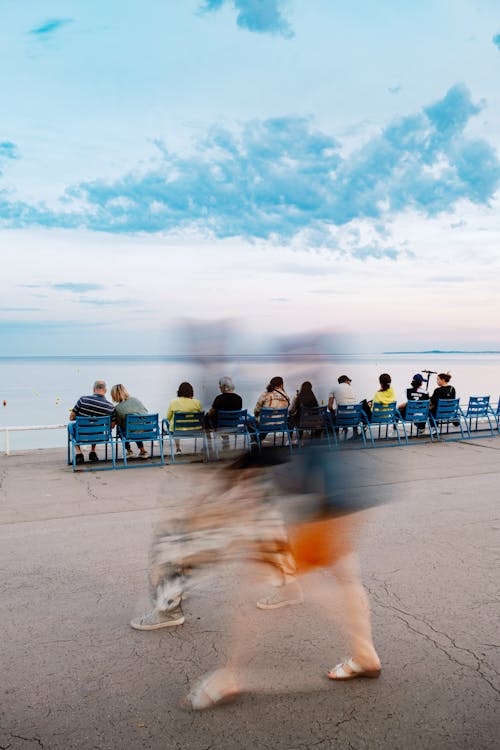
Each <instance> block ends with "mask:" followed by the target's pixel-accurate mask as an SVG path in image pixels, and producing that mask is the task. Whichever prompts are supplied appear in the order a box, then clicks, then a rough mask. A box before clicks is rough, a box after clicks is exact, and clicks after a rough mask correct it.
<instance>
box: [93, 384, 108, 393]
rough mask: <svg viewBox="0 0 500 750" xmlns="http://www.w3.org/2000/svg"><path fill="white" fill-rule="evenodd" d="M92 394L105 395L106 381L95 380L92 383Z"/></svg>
mask: <svg viewBox="0 0 500 750" xmlns="http://www.w3.org/2000/svg"><path fill="white" fill-rule="evenodd" d="M94 393H100V394H101V395H102V394H103V393H106V381H104V380H96V381H95V382H94Z"/></svg>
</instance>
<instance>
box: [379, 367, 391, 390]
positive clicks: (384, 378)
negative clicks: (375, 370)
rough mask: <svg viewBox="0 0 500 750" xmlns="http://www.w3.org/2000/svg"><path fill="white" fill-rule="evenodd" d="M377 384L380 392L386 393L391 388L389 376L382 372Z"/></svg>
mask: <svg viewBox="0 0 500 750" xmlns="http://www.w3.org/2000/svg"><path fill="white" fill-rule="evenodd" d="M378 382H379V383H380V390H381V391H387V390H388V389H389V388H390V387H391V376H390V375H389V374H388V373H387V372H383V373H382V375H379V377H378Z"/></svg>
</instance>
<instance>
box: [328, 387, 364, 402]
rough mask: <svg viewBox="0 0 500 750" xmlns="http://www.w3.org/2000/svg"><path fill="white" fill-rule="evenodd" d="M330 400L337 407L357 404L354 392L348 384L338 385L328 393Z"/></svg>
mask: <svg viewBox="0 0 500 750" xmlns="http://www.w3.org/2000/svg"><path fill="white" fill-rule="evenodd" d="M330 398H333V399H334V401H335V403H336V404H337V406H344V404H357V403H358V399H357V396H356V394H355V392H354V388H353V387H352V386H351V385H349V383H339V384H338V385H336V386H335V388H334V389H333V390H332V391H331V393H330Z"/></svg>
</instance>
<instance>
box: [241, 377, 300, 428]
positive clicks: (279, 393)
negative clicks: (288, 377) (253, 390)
mask: <svg viewBox="0 0 500 750" xmlns="http://www.w3.org/2000/svg"><path fill="white" fill-rule="evenodd" d="M289 408H290V397H289V396H288V394H287V392H286V391H285V386H284V383H283V378H280V377H279V376H278V375H277V376H276V377H274V378H271V380H270V381H269V384H268V385H267V386H266V390H265V391H264V393H261V395H260V396H259V398H258V399H257V403H256V404H255V409H254V414H255V418H256V419H257V420H258V419H259V416H260V412H261V410H262V409H289ZM249 428H250V431H252V430H255V426H252V424H249ZM259 434H260V438H261V440H265V437H266V434H267V433H264V432H261V433H259Z"/></svg>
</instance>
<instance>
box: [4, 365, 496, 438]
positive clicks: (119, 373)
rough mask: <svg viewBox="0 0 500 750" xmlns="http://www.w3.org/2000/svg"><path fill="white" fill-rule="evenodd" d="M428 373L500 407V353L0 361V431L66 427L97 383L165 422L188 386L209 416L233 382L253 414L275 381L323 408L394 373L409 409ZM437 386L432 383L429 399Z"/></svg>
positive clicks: (52, 434)
mask: <svg viewBox="0 0 500 750" xmlns="http://www.w3.org/2000/svg"><path fill="white" fill-rule="evenodd" d="M423 369H428V370H435V371H436V372H443V371H444V372H446V371H450V372H451V374H452V381H451V382H452V384H453V385H454V386H455V388H456V391H457V394H458V396H459V397H460V399H461V401H462V403H467V400H468V398H469V396H480V395H490V396H491V400H492V403H494V404H495V405H496V403H497V401H498V397H499V394H500V353H498V354H378V355H338V356H336V355H322V356H318V357H311V356H307V357H305V356H304V357H294V358H292V359H287V360H283V359H272V358H271V357H262V358H258V357H255V358H238V359H235V360H231V361H230V360H226V361H220V360H219V361H210V362H208V363H207V362H204V363H198V364H197V363H194V362H190V361H188V360H186V359H185V358H171V359H166V358H162V357H109V358H106V357H84V358H77V357H44V358H42V357H25V358H0V427H4V426H14V425H15V426H20V425H48V424H63V423H66V422H67V419H68V414H69V411H70V410H71V408H72V407H73V405H74V404H75V402H76V400H77V399H78V397H79V396H81V395H87V394H89V393H91V391H92V384H93V382H94V380H96V379H99V378H102V379H104V380H106V382H107V383H108V389H109V388H110V387H111V385H113V384H114V383H123V384H125V385H126V387H127V388H128V390H129V391H130V393H131V394H132V395H134V396H137V397H138V398H140V399H141V400H142V401H143V403H144V404H145V405H146V407H147V408H148V409H149V411H150V412H158V413H159V414H160V415H164V414H165V411H166V408H167V405H168V403H169V401H170V399H171V398H173V397H174V396H175V394H176V390H177V387H178V385H179V383H180V382H181V381H183V380H188V381H190V382H191V383H192V384H193V387H194V390H195V396H196V397H197V398H199V399H200V400H201V402H202V404H203V406H204V407H205V408H208V407H209V406H210V404H211V403H212V401H213V399H214V397H215V396H216V395H217V393H218V388H217V381H218V378H219V377H220V376H221V375H230V376H231V377H232V378H233V380H234V382H235V385H236V390H237V392H238V393H240V394H241V396H242V397H243V402H244V407H245V408H248V409H249V410H253V406H254V404H255V401H256V400H257V397H258V395H259V394H260V393H261V392H262V391H263V390H264V389H265V386H266V384H267V383H268V382H269V379H270V378H271V377H273V376H274V375H281V376H282V377H283V379H284V381H285V388H286V390H287V391H288V393H289V394H290V395H291V396H292V395H293V394H294V393H295V390H296V389H297V388H298V387H300V384H301V382H302V381H303V380H311V381H312V383H313V387H314V392H315V394H316V396H317V398H318V401H320V402H324V403H326V402H327V400H328V393H329V391H330V390H331V388H332V387H333V385H334V384H335V383H336V382H337V378H338V376H339V375H343V374H345V375H348V376H349V377H350V378H352V381H353V382H352V385H353V387H354V389H355V390H356V393H357V395H358V397H359V398H360V399H361V398H365V397H366V398H372V396H373V394H374V392H375V391H376V390H377V387H378V376H379V374H380V373H382V372H388V373H390V374H391V376H392V382H393V386H394V388H395V390H396V393H397V394H398V398H399V400H401V401H403V400H404V397H405V389H406V388H407V387H408V385H409V382H410V380H411V377H412V375H413V374H414V373H416V372H422V370H423ZM435 381H436V376H435V375H432V376H431V381H430V386H429V390H430V391H432V389H433V388H434V387H435V384H436V383H435ZM3 403H5V405H2V404H3ZM65 444H66V434H65V431H64V430H57V431H56V430H54V431H46V432H41V431H39V432H18V433H11V449H12V450H20V449H25V448H38V447H43V448H45V447H57V446H64V445H65ZM1 450H3V434H2V433H0V451H1Z"/></svg>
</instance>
